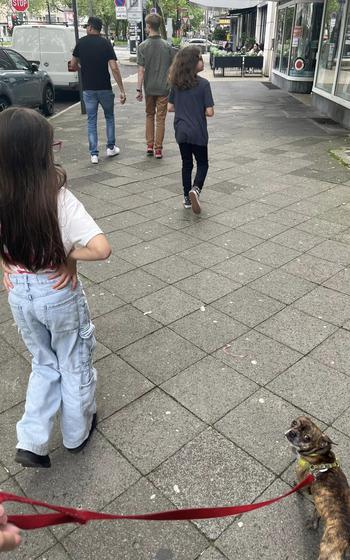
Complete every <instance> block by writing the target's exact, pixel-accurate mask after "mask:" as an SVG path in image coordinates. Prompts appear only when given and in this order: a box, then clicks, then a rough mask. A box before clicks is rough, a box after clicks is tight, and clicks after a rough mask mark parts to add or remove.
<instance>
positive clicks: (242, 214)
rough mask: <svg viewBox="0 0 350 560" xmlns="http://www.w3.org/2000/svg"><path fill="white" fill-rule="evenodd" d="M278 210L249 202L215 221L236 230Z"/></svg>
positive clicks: (225, 213) (218, 216)
mask: <svg viewBox="0 0 350 560" xmlns="http://www.w3.org/2000/svg"><path fill="white" fill-rule="evenodd" d="M275 209H276V208H275V207H274V206H269V205H268V204H262V203H261V202H255V201H253V202H248V203H247V204H245V205H244V206H239V208H236V209H235V210H229V211H227V212H223V213H222V214H219V215H217V216H215V217H214V218H213V219H214V221H215V222H218V223H219V224H223V225H225V226H229V227H232V228H236V227H238V226H242V225H243V224H246V223H247V222H250V221H252V220H255V219H256V218H261V217H262V216H266V215H267V214H270V212H273V211H274V210H275Z"/></svg>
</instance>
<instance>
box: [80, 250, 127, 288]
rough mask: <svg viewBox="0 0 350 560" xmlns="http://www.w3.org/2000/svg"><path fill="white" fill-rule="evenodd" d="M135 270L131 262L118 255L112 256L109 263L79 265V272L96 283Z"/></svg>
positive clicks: (97, 262) (83, 263) (93, 262)
mask: <svg viewBox="0 0 350 560" xmlns="http://www.w3.org/2000/svg"><path fill="white" fill-rule="evenodd" d="M133 268H135V267H134V266H133V265H132V264H130V262H126V261H125V260H123V259H120V258H119V257H118V256H116V255H111V256H110V257H109V259H108V260H107V261H103V262H101V261H90V262H88V261H85V262H82V263H79V265H78V271H79V272H80V273H81V274H83V275H84V276H86V277H87V278H89V280H92V281H93V282H96V283H99V282H103V281H104V280H108V279H109V278H113V277H114V276H118V275H119V274H124V273H125V272H128V271H129V270H132V269H133Z"/></svg>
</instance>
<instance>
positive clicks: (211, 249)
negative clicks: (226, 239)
mask: <svg viewBox="0 0 350 560" xmlns="http://www.w3.org/2000/svg"><path fill="white" fill-rule="evenodd" d="M179 256H180V257H183V258H184V259H187V260H189V261H190V262H191V263H192V262H194V263H195V264H198V265H199V266H202V267H205V268H209V267H211V266H214V264H217V263H218V262H221V261H224V260H225V259H229V258H230V257H232V253H231V252H230V251H227V250H226V249H223V248H222V247H217V246H216V245H213V244H212V243H201V244H200V245H196V246H195V247H192V248H191V249H187V250H186V251H183V252H182V253H180V254H179Z"/></svg>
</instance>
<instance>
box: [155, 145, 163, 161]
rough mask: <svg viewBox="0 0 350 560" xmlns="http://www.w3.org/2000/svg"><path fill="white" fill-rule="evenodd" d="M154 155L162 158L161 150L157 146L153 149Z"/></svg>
mask: <svg viewBox="0 0 350 560" xmlns="http://www.w3.org/2000/svg"><path fill="white" fill-rule="evenodd" d="M154 157H155V158H156V159H162V157H163V151H162V149H161V148H157V149H156V150H154Z"/></svg>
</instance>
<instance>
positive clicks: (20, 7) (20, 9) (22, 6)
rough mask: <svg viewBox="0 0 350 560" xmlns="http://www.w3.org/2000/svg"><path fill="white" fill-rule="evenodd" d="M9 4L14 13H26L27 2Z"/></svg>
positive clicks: (13, 0) (26, 0)
mask: <svg viewBox="0 0 350 560" xmlns="http://www.w3.org/2000/svg"><path fill="white" fill-rule="evenodd" d="M11 4H12V8H13V9H14V10H16V12H26V11H27V10H28V8H29V0H11Z"/></svg>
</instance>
